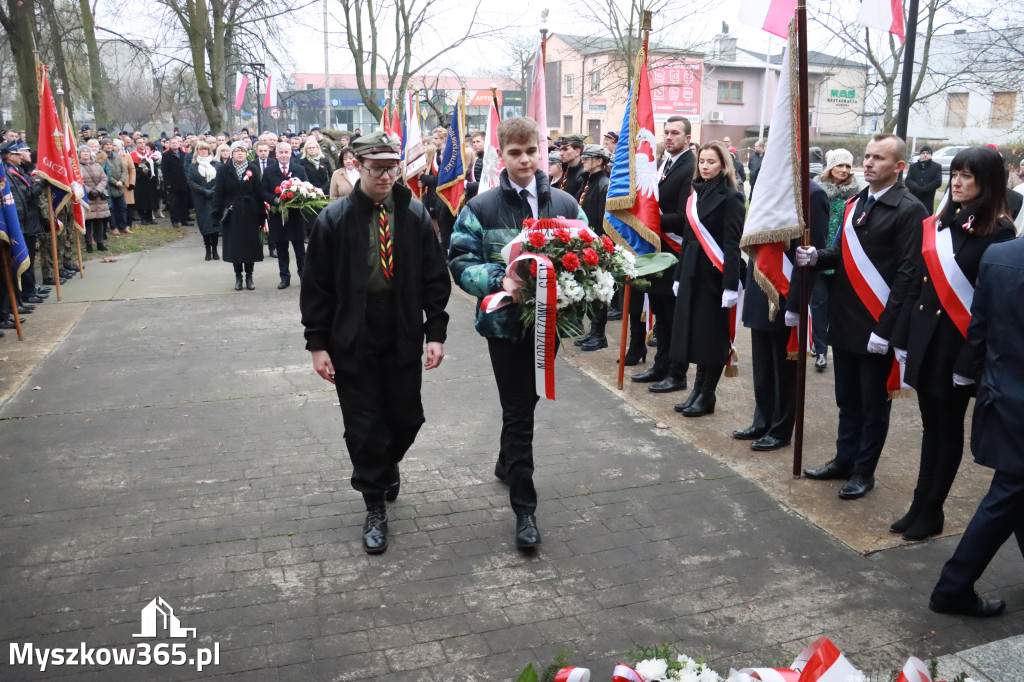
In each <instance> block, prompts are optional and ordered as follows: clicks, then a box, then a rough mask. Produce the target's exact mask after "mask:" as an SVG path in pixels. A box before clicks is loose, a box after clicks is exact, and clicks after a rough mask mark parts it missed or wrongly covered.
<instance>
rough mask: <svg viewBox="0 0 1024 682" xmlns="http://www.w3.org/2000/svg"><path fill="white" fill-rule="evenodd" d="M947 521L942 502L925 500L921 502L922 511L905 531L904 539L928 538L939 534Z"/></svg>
mask: <svg viewBox="0 0 1024 682" xmlns="http://www.w3.org/2000/svg"><path fill="white" fill-rule="evenodd" d="M945 521H946V515H945V514H943V513H942V503H941V502H924V503H922V504H921V511H920V512H918V514H917V518H916V519H914V522H913V523H911V524H910V527H909V528H907V530H906V532H905V533H903V539H904V540H927V539H928V538H930V537H931V536H933V535H939V534H940V533H941V532H942V526H943V525H944V523H945Z"/></svg>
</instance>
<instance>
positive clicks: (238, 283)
mask: <svg viewBox="0 0 1024 682" xmlns="http://www.w3.org/2000/svg"><path fill="white" fill-rule="evenodd" d="M241 290H242V275H241V274H238V275H235V291H241Z"/></svg>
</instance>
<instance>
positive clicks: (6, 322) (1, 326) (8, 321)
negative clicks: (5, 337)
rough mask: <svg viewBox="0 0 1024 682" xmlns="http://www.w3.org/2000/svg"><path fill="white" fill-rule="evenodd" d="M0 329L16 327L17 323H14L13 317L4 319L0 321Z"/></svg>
mask: <svg viewBox="0 0 1024 682" xmlns="http://www.w3.org/2000/svg"><path fill="white" fill-rule="evenodd" d="M0 329H17V325H15V324H14V320H13V319H10V318H9V319H6V320H4V321H3V322H0Z"/></svg>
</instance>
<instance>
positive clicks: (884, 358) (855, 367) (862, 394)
mask: <svg viewBox="0 0 1024 682" xmlns="http://www.w3.org/2000/svg"><path fill="white" fill-rule="evenodd" d="M832 358H833V360H832V363H833V371H834V372H835V388H836V405H837V406H838V407H839V430H838V434H837V435H836V461H837V462H838V464H839V465H840V466H841V467H843V468H844V469H848V470H850V471H851V472H852V473H854V474H860V475H861V476H874V475H875V467H876V466H878V458H879V457H880V456H881V454H882V448H883V447H885V438H886V436H888V435H889V413H890V411H891V410H892V401H891V400H889V399H888V390H887V389H886V382H887V381H888V379H889V372H890V371H891V370H892V351H890V352H888V353H886V354H885V355H878V354H876V353H851V352H850V351H847V350H841V349H839V348H833V349H832Z"/></svg>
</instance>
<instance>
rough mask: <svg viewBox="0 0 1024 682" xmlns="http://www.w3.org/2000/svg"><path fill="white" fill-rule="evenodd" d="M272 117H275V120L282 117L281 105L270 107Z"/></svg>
mask: <svg viewBox="0 0 1024 682" xmlns="http://www.w3.org/2000/svg"><path fill="white" fill-rule="evenodd" d="M270 118H272V119H274V120H275V121H276V120H277V119H279V118H281V109H280V107H270Z"/></svg>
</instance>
